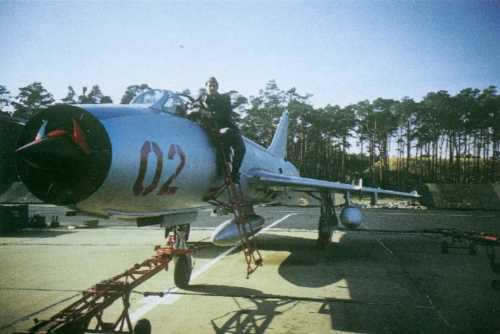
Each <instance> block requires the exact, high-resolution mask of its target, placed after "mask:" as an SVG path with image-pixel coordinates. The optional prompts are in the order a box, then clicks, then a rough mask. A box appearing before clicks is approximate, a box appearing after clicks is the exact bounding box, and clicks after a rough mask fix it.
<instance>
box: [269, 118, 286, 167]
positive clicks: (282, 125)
mask: <svg viewBox="0 0 500 334" xmlns="http://www.w3.org/2000/svg"><path fill="white" fill-rule="evenodd" d="M287 137H288V110H286V109H285V110H284V111H283V114H282V115H281V120H280V122H279V124H278V128H277V129H276V133H275V134H274V138H273V141H272V142H271V145H269V147H268V150H269V151H270V152H272V153H274V154H276V155H277V156H280V157H282V158H285V155H286V142H287Z"/></svg>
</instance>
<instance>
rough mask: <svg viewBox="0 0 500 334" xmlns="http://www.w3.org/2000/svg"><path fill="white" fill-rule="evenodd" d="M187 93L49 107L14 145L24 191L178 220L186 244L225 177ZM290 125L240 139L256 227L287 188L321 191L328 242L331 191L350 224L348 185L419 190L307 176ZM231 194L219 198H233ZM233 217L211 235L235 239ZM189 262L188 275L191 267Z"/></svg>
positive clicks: (88, 208) (103, 212) (353, 219)
mask: <svg viewBox="0 0 500 334" xmlns="http://www.w3.org/2000/svg"><path fill="white" fill-rule="evenodd" d="M188 98H189V99H191V100H192V98H190V97H189V96H188V95H185V94H175V93H173V92H171V91H168V90H149V91H147V92H145V93H143V94H141V95H139V96H137V97H136V98H135V99H134V100H133V101H132V102H131V103H130V104H129V105H113V104H101V105H95V104H92V105H55V106H52V107H49V108H47V109H45V110H42V111H40V112H39V113H37V114H35V115H34V116H33V117H32V118H31V119H30V120H29V121H28V122H27V123H26V126H25V127H24V130H23V133H22V134H21V136H20V139H19V143H18V149H17V151H16V152H17V153H16V159H17V170H18V171H19V172H20V176H21V178H22V180H23V182H24V184H25V185H26V187H27V188H28V190H29V191H30V192H31V193H33V194H34V195H35V196H37V197H38V198H40V199H41V200H43V201H44V202H47V203H52V204H56V205H62V206H68V207H71V208H73V209H74V210H76V211H80V212H83V213H86V214H89V215H94V216H101V217H109V216H114V217H117V218H122V219H135V220H136V222H137V225H138V226H144V225H150V224H160V225H161V226H162V227H165V228H166V229H167V230H173V229H178V230H179V231H183V233H179V237H180V238H181V239H182V238H183V240H181V243H180V244H185V242H186V241H187V240H186V239H187V236H188V234H189V233H188V231H189V223H190V222H192V221H194V220H195V219H196V216H197V212H198V211H200V210H204V209H207V208H208V207H212V208H213V206H212V205H211V204H210V202H209V200H210V198H211V197H212V196H213V194H214V192H216V191H217V189H220V188H221V186H222V185H223V184H224V177H223V173H222V169H221V164H220V162H219V161H218V158H217V151H216V148H215V147H214V144H213V141H212V140H211V138H210V135H209V134H208V133H207V131H206V129H204V128H203V127H202V126H201V125H200V123H198V122H196V121H193V120H191V119H190V118H188V115H187V113H188V108H187V107H186V105H187V104H188V102H189V101H188ZM287 133H288V113H287V111H286V110H285V111H284V112H283V115H282V117H281V120H280V122H279V125H278V128H277V130H276V133H275V135H274V138H273V141H272V143H271V145H270V146H269V147H268V148H264V147H262V146H259V145H257V144H256V143H254V142H252V141H251V140H249V139H247V138H244V142H245V145H246V155H245V157H244V160H243V164H242V166H241V168H240V172H241V181H240V184H241V190H242V193H243V196H244V201H245V203H246V205H247V209H248V212H249V215H250V216H251V227H252V229H253V230H254V232H255V231H258V230H259V229H261V228H262V227H263V225H264V219H263V218H262V217H260V216H258V215H256V214H255V213H254V211H253V206H254V205H256V204H260V203H276V202H280V201H281V199H282V196H283V195H285V190H286V191H301V192H307V193H310V194H313V193H315V194H318V195H317V198H319V199H320V200H321V215H320V219H319V224H318V243H319V244H328V243H329V241H330V238H331V234H332V232H333V230H334V229H336V228H337V226H338V219H337V216H336V214H335V210H334V203H333V200H332V198H333V196H332V194H333V193H343V194H344V195H345V198H346V202H345V207H344V208H343V209H342V211H341V213H340V221H341V222H342V223H343V224H344V225H345V226H346V227H348V228H356V227H358V226H359V225H360V224H361V222H362V219H361V212H360V211H359V209H357V208H356V207H355V206H353V205H352V203H351V202H350V193H352V192H356V193H357V192H368V193H372V195H373V196H377V194H379V193H381V194H389V195H396V196H406V197H417V196H418V195H417V194H416V192H411V193H406V192H397V191H390V190H383V189H377V188H368V187H363V186H362V185H361V184H359V185H350V184H343V183H338V182H328V181H322V180H316V179H310V178H303V177H301V176H300V175H299V172H298V170H297V169H296V168H295V167H294V165H293V164H292V163H290V162H289V161H287V160H286V159H285V155H286V143H287ZM224 196H226V198H224ZM227 197H229V196H227V195H223V196H222V197H221V198H219V199H218V200H219V201H221V202H225V201H226V202H227V201H228V200H229V199H228V198H227ZM235 225H236V223H235V221H234V220H233V221H231V222H230V223H228V222H226V223H222V224H221V225H220V226H219V227H218V228H216V229H215V231H214V233H213V235H212V241H213V243H214V244H216V245H223V246H227V245H234V244H236V243H237V242H238V241H239V240H240V239H239V238H240V237H239V232H238V228H236V226H235ZM179 267H183V268H185V267H186V266H179ZM175 270H177V266H175V267H174V278H175V277H185V276H186V273H184V274H180V275H176V274H175ZM179 270H181V269H179ZM183 270H187V275H188V276H189V274H190V270H191V268H190V267H189V268H187V269H183ZM187 282H189V277H187ZM176 284H178V285H186V281H182V282H176Z"/></svg>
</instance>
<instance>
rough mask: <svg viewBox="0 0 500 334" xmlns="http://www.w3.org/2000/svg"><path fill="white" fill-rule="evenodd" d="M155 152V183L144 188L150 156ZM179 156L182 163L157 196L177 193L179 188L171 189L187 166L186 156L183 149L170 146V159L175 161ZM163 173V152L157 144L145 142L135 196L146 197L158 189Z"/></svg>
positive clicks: (134, 190) (174, 145)
mask: <svg viewBox="0 0 500 334" xmlns="http://www.w3.org/2000/svg"><path fill="white" fill-rule="evenodd" d="M151 152H153V153H154V154H155V155H156V158H157V160H156V170H155V175H154V177H153V181H152V182H151V184H150V185H148V186H147V187H144V185H143V183H144V178H145V177H146V171H147V169H148V158H149V154H150V153H151ZM176 154H178V155H179V157H180V159H181V161H180V163H179V166H177V168H176V170H175V172H174V173H173V174H172V175H170V177H169V178H168V180H167V182H165V183H164V184H163V185H162V186H161V188H160V190H159V191H158V193H157V194H156V195H157V196H164V195H167V196H172V195H174V194H175V192H176V191H177V189H178V187H171V184H172V182H173V181H174V179H175V178H176V177H177V176H179V174H180V173H181V171H182V169H183V168H184V165H185V164H186V155H185V154H184V152H183V151H182V149H181V147H180V146H179V145H176V144H172V145H170V149H169V150H168V159H169V160H173V159H174V156H175V155H176ZM162 172H163V152H162V150H161V149H160V147H159V146H158V144H156V143H155V142H152V143H150V142H149V141H145V142H144V144H143V145H142V148H141V162H140V165H139V175H137V179H136V180H135V183H134V187H133V189H132V190H133V192H134V196H146V195H148V194H150V193H151V192H153V190H155V189H156V188H157V187H158V184H159V183H160V178H161V174H162Z"/></svg>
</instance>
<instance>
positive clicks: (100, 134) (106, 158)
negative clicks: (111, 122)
mask: <svg viewBox="0 0 500 334" xmlns="http://www.w3.org/2000/svg"><path fill="white" fill-rule="evenodd" d="M18 147H19V148H18V149H17V150H16V162H17V171H18V174H19V176H20V177H21V179H22V180H23V182H24V184H25V185H26V187H27V188H28V190H29V191H30V192H31V193H33V194H34V195H35V196H37V197H38V198H40V199H41V200H43V201H45V202H49V203H53V204H57V205H69V204H75V203H78V202H80V201H82V200H84V199H86V198H88V197H89V196H90V195H92V194H93V193H94V192H95V191H96V190H97V189H98V188H99V187H100V185H101V184H102V183H103V182H104V179H105V178H106V176H107V174H108V172H109V168H110V165H111V142H110V140H109V137H108V134H107V132H106V129H105V128H104V126H103V125H102V124H101V122H100V121H99V120H98V119H97V118H96V117H95V116H93V115H92V114H91V113H90V112H88V111H86V110H84V109H82V108H79V107H76V106H69V105H58V106H54V107H51V108H48V109H46V110H42V111H41V112H39V113H37V114H35V115H34V116H33V117H32V118H31V119H30V120H29V121H28V123H27V124H26V126H25V129H24V130H23V132H22V133H21V136H20V138H19V141H18Z"/></svg>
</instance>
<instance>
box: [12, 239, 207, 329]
mask: <svg viewBox="0 0 500 334" xmlns="http://www.w3.org/2000/svg"><path fill="white" fill-rule="evenodd" d="M176 244H177V241H176V236H175V232H172V233H170V235H169V236H168V239H167V245H166V247H161V246H156V247H155V251H156V255H155V256H153V257H151V258H150V259H147V260H145V261H144V262H142V263H141V264H136V265H134V266H133V267H132V268H130V269H128V270H126V271H125V272H124V273H123V274H120V275H117V276H115V277H113V278H111V279H108V280H104V281H101V282H99V283H97V284H96V285H95V286H93V287H92V288H90V289H88V290H86V291H83V292H82V294H83V296H82V297H81V298H80V299H79V300H77V301H76V302H74V303H72V304H71V305H69V306H68V307H66V308H65V309H64V310H62V311H60V312H59V313H57V314H56V315H54V316H52V317H51V318H50V319H47V320H40V321H39V320H37V319H35V322H36V324H35V325H34V326H33V327H31V328H30V329H28V330H26V331H22V332H17V334H35V333H36V334H42V333H43V334H48V333H53V334H83V333H130V334H132V333H133V329H132V322H131V320H130V316H129V313H128V309H129V307H130V301H129V300H130V293H131V292H132V291H133V289H135V288H136V287H137V286H139V285H140V284H142V283H144V282H145V281H146V280H148V279H150V278H151V277H153V276H154V275H156V274H157V273H159V272H160V271H161V270H162V269H165V270H167V269H168V264H169V263H170V261H172V259H173V258H174V257H181V258H183V257H185V256H187V255H188V254H191V253H195V252H198V251H203V247H196V248H194V247H193V248H185V249H179V248H175V245H176ZM143 294H144V295H145V296H149V295H157V296H160V297H163V295H164V293H163V292H159V293H158V292H146V293H143ZM119 299H121V300H122V303H123V310H122V311H121V313H120V315H119V317H118V319H116V320H115V321H112V322H109V321H107V320H105V319H104V318H105V317H104V311H105V309H106V308H108V307H110V306H111V305H112V304H113V303H114V302H115V301H117V300H119Z"/></svg>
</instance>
